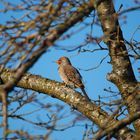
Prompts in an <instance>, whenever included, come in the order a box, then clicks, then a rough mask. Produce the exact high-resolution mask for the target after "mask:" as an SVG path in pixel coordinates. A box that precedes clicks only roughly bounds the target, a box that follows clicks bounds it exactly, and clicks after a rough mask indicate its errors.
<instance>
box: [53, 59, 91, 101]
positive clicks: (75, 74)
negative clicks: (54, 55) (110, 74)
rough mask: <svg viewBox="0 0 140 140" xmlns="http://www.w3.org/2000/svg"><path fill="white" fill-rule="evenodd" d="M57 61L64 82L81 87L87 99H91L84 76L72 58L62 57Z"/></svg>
mask: <svg viewBox="0 0 140 140" xmlns="http://www.w3.org/2000/svg"><path fill="white" fill-rule="evenodd" d="M56 63H57V64H58V65H59V68H58V72H59V75H60V77H61V79H62V80H63V81H64V83H65V84H66V85H69V86H71V87H76V88H80V89H81V90H82V92H83V94H84V95H85V97H86V99H87V100H88V101H90V99H89V97H88V95H87V94H86V91H85V87H84V85H83V83H82V76H81V75H80V73H79V71H78V70H77V69H76V68H74V67H73V66H72V64H71V62H70V60H69V59H68V58H67V57H61V58H59V59H58V60H57V61H56Z"/></svg>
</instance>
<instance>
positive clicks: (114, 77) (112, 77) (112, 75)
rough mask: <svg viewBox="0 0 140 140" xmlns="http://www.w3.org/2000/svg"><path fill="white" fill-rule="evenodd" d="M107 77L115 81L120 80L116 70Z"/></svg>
mask: <svg viewBox="0 0 140 140" xmlns="http://www.w3.org/2000/svg"><path fill="white" fill-rule="evenodd" d="M106 78H107V80H108V81H111V82H113V83H114V82H115V81H118V80H119V79H118V78H119V77H118V75H117V74H116V73H114V72H111V73H108V74H107V77H106Z"/></svg>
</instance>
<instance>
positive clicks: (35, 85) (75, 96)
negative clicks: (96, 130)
mask: <svg viewBox="0 0 140 140" xmlns="http://www.w3.org/2000/svg"><path fill="white" fill-rule="evenodd" d="M14 73H15V72H14V71H12V70H9V69H4V71H3V72H2V74H1V78H2V80H3V82H4V83H5V82H7V81H9V80H11V78H12V77H13V75H14ZM17 86H18V87H21V88H25V89H32V90H34V91H37V92H42V93H44V94H48V95H49V96H52V97H54V98H57V99H59V100H62V101H64V102H66V103H67V104H69V105H70V106H73V107H74V108H75V109H77V110H78V111H79V112H81V113H82V114H83V115H85V116H86V117H87V118H89V119H90V120H91V121H92V122H94V123H96V124H97V125H98V126H99V127H100V128H104V125H105V124H107V125H108V127H109V126H113V125H115V124H116V122H117V121H116V120H113V119H111V120H109V118H110V117H109V114H107V113H106V112H105V111H104V110H102V109H101V108H100V106H97V105H96V104H95V103H92V102H89V101H87V100H86V99H85V97H83V96H82V95H81V94H80V93H79V92H77V91H74V90H73V89H71V88H68V87H66V86H65V85H64V84H62V83H59V82H56V81H54V80H49V79H46V78H42V77H41V76H37V75H32V74H29V73H26V74H24V75H23V76H22V79H21V80H20V81H19V82H18V83H17ZM108 121H110V123H108ZM133 135H134V133H133V131H132V130H130V129H128V128H123V129H121V130H120V131H119V132H117V135H114V136H115V137H116V138H118V137H121V138H124V137H128V136H131V137H133Z"/></svg>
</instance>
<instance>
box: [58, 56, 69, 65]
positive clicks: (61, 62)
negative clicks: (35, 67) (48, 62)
mask: <svg viewBox="0 0 140 140" xmlns="http://www.w3.org/2000/svg"><path fill="white" fill-rule="evenodd" d="M56 63H57V64H58V65H68V64H71V62H70V60H69V58H68V57H64V56H63V57H60V58H59V59H58V60H57V61H56Z"/></svg>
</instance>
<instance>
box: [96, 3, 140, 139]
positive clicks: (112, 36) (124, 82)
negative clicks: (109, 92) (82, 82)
mask: <svg viewBox="0 0 140 140" xmlns="http://www.w3.org/2000/svg"><path fill="white" fill-rule="evenodd" d="M95 6H96V9H97V13H98V16H99V19H100V21H101V25H102V29H103V31H104V34H105V36H106V38H105V39H104V42H105V43H106V44H107V46H108V48H109V54H110V57H111V64H112V68H113V70H112V72H111V73H110V74H109V75H108V77H107V78H108V80H110V81H111V82H113V83H114V84H115V85H116V86H117V87H118V89H119V90H120V92H121V95H122V98H123V100H124V103H125V105H126V106H127V108H128V111H129V113H130V115H132V114H134V113H136V112H137V111H140V89H139V85H138V83H137V81H136V79H135V76H134V72H133V69H132V66H131V62H130V59H129V57H128V53H127V49H126V46H125V43H124V39H123V35H122V31H121V28H120V25H119V22H118V14H117V13H115V9H114V6H113V2H112V0H104V1H102V0H97V1H96V3H95ZM134 127H135V129H136V131H137V134H138V135H139V134H140V119H138V120H137V121H135V123H134ZM139 139H140V138H139Z"/></svg>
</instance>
